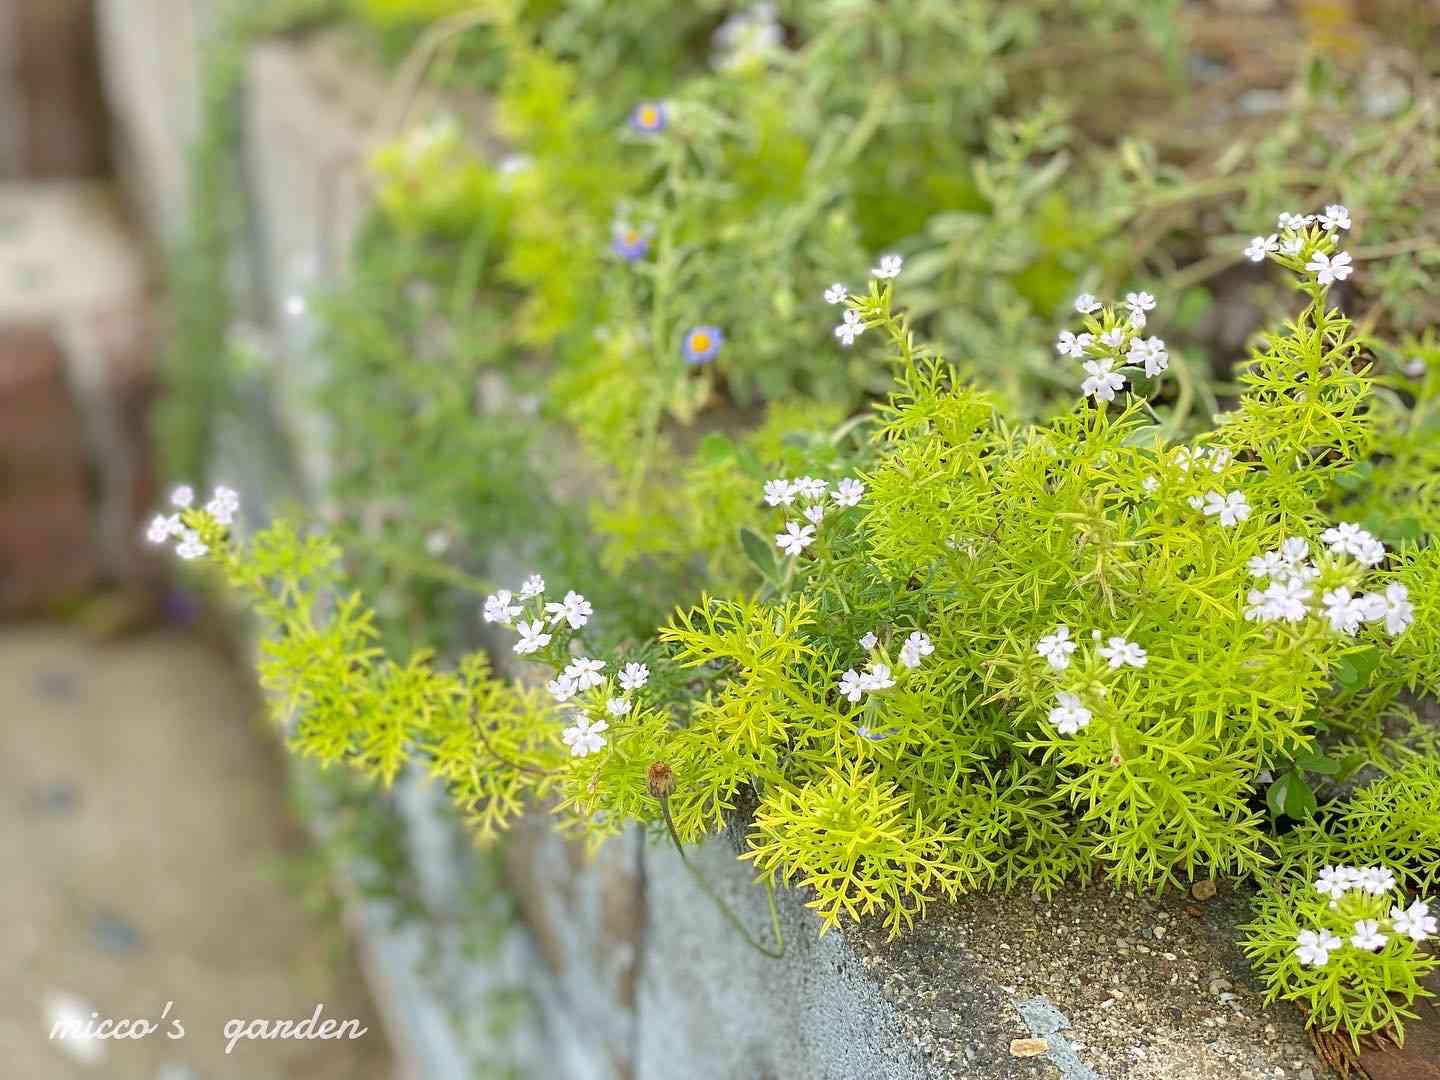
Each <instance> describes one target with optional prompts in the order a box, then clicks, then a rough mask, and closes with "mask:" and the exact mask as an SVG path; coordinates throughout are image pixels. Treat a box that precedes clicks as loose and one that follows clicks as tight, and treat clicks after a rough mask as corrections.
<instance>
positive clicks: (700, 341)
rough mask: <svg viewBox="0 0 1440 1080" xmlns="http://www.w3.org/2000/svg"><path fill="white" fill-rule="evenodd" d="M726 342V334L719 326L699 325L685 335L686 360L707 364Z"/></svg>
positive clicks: (691, 362) (684, 349)
mask: <svg viewBox="0 0 1440 1080" xmlns="http://www.w3.org/2000/svg"><path fill="white" fill-rule="evenodd" d="M724 344H725V335H724V334H723V333H721V331H720V328H719V327H718V326H697V327H695V329H693V330H691V331H690V332H689V333H688V334H686V335H685V345H684V347H683V349H682V350H681V351H682V352H684V353H685V361H686V362H687V363H690V364H707V363H709V362H710V361H711V360H714V359H715V354H716V353H718V352H719V351H720V346H721V345H724Z"/></svg>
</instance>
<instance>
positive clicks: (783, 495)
mask: <svg viewBox="0 0 1440 1080" xmlns="http://www.w3.org/2000/svg"><path fill="white" fill-rule="evenodd" d="M797 494H799V493H798V492H797V491H796V490H795V485H794V484H793V483H791V482H790V481H789V480H766V481H765V501H766V502H767V503H768V504H769V505H771V506H789V505H790V504H791V503H792V502H794V501H795V496H796V495H797Z"/></svg>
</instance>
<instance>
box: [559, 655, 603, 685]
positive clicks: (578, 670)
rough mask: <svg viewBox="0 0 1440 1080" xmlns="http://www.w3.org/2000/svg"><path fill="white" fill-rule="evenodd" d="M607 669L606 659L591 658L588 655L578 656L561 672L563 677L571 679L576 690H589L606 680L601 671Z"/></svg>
mask: <svg viewBox="0 0 1440 1080" xmlns="http://www.w3.org/2000/svg"><path fill="white" fill-rule="evenodd" d="M604 670H605V661H604V660H591V659H590V658H589V657H588V656H577V657H576V658H575V659H574V660H571V661H570V663H569V664H567V665H566V667H565V670H564V671H562V672H561V673H560V677H561V678H562V679H569V680H570V681H571V682H572V683H574V684H575V689H576V690H589V689H590V688H591V687H594V686H599V685H600V684H601V683H603V682H604V681H605V676H603V675H601V674H600V672H602V671H604Z"/></svg>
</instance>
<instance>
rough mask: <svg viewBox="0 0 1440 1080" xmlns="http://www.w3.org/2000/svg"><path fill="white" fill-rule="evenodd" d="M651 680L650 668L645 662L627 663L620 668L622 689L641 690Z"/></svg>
mask: <svg viewBox="0 0 1440 1080" xmlns="http://www.w3.org/2000/svg"><path fill="white" fill-rule="evenodd" d="M649 681H650V669H649V668H648V667H646V666H645V665H644V664H633V663H632V664H626V665H625V666H624V667H623V668H622V669H621V670H620V689H622V690H639V689H640V688H641V687H643V686H644V685H645V684H646V683H647V682H649Z"/></svg>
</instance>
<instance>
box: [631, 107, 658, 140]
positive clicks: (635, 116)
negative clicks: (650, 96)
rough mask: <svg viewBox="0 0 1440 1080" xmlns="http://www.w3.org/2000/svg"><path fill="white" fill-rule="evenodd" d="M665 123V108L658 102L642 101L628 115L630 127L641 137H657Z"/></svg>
mask: <svg viewBox="0 0 1440 1080" xmlns="http://www.w3.org/2000/svg"><path fill="white" fill-rule="evenodd" d="M665 123H666V117H665V106H664V105H662V104H660V102H658V101H642V102H641V103H640V104H639V105H636V106H635V111H634V112H632V113H631V114H630V126H631V127H632V128H633V129H634V130H636V131H638V132H640V133H641V134H642V135H658V134H659V133H660V132H662V131H664V130H665Z"/></svg>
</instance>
